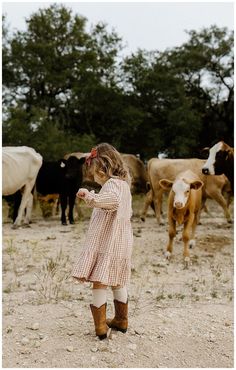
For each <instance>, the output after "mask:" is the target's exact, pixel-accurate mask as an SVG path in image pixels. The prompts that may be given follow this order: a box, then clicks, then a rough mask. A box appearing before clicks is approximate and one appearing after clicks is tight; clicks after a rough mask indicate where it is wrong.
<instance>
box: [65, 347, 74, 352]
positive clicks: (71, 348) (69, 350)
mask: <svg viewBox="0 0 236 370" xmlns="http://www.w3.org/2000/svg"><path fill="white" fill-rule="evenodd" d="M66 350H67V351H68V352H73V351H74V347H73V346H68V347H66Z"/></svg>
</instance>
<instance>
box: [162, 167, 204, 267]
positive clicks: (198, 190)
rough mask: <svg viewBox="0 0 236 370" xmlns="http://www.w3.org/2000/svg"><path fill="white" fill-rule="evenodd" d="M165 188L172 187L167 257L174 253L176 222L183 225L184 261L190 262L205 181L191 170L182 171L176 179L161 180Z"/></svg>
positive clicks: (169, 198)
mask: <svg viewBox="0 0 236 370" xmlns="http://www.w3.org/2000/svg"><path fill="white" fill-rule="evenodd" d="M159 184H160V186H161V187H162V188H163V189H165V190H166V189H169V190H170V189H171V191H170V194H169V197H168V223H169V242H168V245H167V248H166V257H167V258H168V259H169V258H170V257H171V255H172V250H173V240H174V237H175V236H176V223H177V224H178V225H182V224H183V225H184V226H183V234H182V235H183V243H184V253H183V255H184V263H185V266H186V267H187V266H188V263H189V260H190V258H189V247H190V248H191V247H193V246H194V245H195V240H194V237H195V230H196V226H197V223H198V220H199V215H200V210H201V200H202V187H203V182H202V181H201V180H200V179H199V177H198V176H197V175H196V174H195V173H193V172H192V171H190V170H187V171H185V172H181V173H180V174H179V175H178V176H177V177H176V179H175V180H174V181H170V180H168V179H162V180H160V181H159Z"/></svg>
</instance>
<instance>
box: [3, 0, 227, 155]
mask: <svg viewBox="0 0 236 370" xmlns="http://www.w3.org/2000/svg"><path fill="white" fill-rule="evenodd" d="M26 22H27V30H26V31H25V32H19V31H18V32H15V33H14V34H13V35H12V36H9V33H8V32H7V29H8V26H7V24H6V19H5V18H4V19H3V48H2V49H3V51H2V60H3V63H2V64H3V130H2V132H3V145H29V146H33V147H35V149H37V150H38V151H39V152H40V153H41V154H42V155H43V156H44V157H45V158H47V159H50V158H51V159H52V158H53V159H57V158H58V157H59V158H60V157H61V156H63V155H64V154H65V153H67V152H72V151H88V150H89V149H90V148H91V146H93V145H94V144H96V143H97V142H101V141H108V142H110V143H111V144H113V145H115V146H116V147H117V148H118V149H119V150H120V151H122V152H126V153H140V154H141V157H142V158H145V159H148V158H150V157H152V156H156V155H157V154H158V153H159V152H162V151H165V152H167V153H168V154H169V156H171V157H190V156H193V155H196V156H197V155H198V153H199V149H201V147H203V146H206V145H209V144H211V142H212V141H213V140H219V139H225V141H226V142H228V143H229V144H232V139H233V99H234V96H233V34H232V32H229V31H228V30H227V29H224V28H223V29H219V28H217V27H216V26H212V27H211V28H209V29H203V30H201V31H200V32H197V31H190V32H189V40H188V41H187V42H186V43H184V44H183V45H182V46H180V47H178V48H173V49H171V50H166V51H165V52H162V53H161V52H158V51H146V50H138V51H137V52H136V53H134V54H131V55H130V56H127V57H126V58H123V59H121V58H120V54H119V53H120V51H121V50H122V40H121V38H120V37H119V36H118V35H117V33H116V32H115V31H114V30H112V31H110V32H108V31H107V25H106V24H103V23H98V24H96V25H94V26H93V27H91V29H90V30H89V31H88V30H87V27H86V25H87V20H86V18H84V17H82V16H78V15H73V14H72V11H71V10H70V9H68V8H66V7H65V6H63V5H57V4H54V5H51V6H50V7H49V8H46V9H43V10H39V11H38V12H37V13H35V14H32V15H31V17H30V18H29V19H27V21H26Z"/></svg>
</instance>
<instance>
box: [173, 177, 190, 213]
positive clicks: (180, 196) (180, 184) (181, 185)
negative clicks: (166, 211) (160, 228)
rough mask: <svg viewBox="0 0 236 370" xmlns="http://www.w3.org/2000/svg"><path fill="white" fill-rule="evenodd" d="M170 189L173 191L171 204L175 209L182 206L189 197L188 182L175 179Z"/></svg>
mask: <svg viewBox="0 0 236 370" xmlns="http://www.w3.org/2000/svg"><path fill="white" fill-rule="evenodd" d="M172 190H173V192H174V203H173V206H174V207H175V208H177V209H181V208H184V207H185V205H186V204H187V201H188V198H189V193H190V184H188V183H186V182H185V181H184V180H177V181H175V182H174V184H173V186H172Z"/></svg>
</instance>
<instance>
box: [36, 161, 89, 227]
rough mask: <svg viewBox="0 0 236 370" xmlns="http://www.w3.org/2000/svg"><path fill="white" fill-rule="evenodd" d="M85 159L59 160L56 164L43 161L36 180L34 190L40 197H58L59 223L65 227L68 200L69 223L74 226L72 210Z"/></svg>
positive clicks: (79, 185)
mask: <svg viewBox="0 0 236 370" xmlns="http://www.w3.org/2000/svg"><path fill="white" fill-rule="evenodd" d="M84 161H85V158H81V159H78V158H76V157H74V156H71V157H69V158H68V159H67V160H66V159H61V160H60V161H58V162H46V161H43V164H42V167H41V168H40V170H39V173H38V176H37V179H36V190H37V192H38V193H40V194H42V195H47V194H55V193H58V194H59V195H60V204H61V222H62V225H66V224H67V222H66V207H67V202H68V200H69V214H68V218H69V222H70V224H74V218H73V208H74V205H75V197H76V193H77V191H78V189H79V187H81V183H82V179H83V175H82V165H83V163H84Z"/></svg>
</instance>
